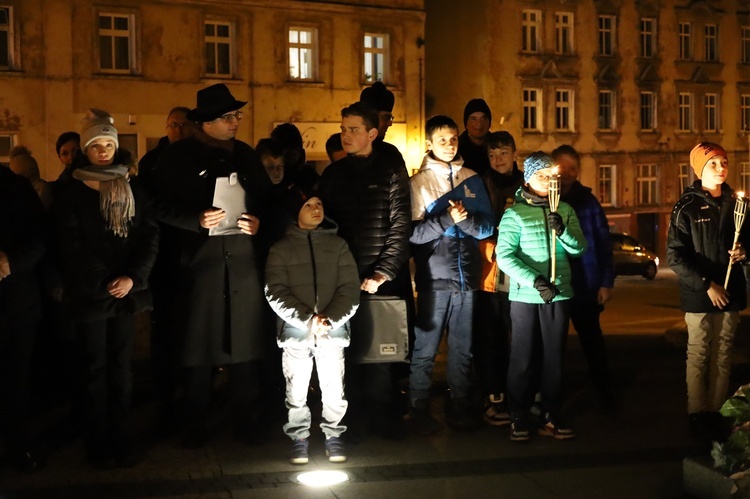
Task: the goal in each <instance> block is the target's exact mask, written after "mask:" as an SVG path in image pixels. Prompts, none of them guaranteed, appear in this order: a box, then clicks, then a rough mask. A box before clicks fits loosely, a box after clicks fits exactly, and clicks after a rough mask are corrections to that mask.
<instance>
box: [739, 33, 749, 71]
mask: <svg viewBox="0 0 750 499" xmlns="http://www.w3.org/2000/svg"><path fill="white" fill-rule="evenodd" d="M740 43H741V45H742V64H750V26H743V27H742V34H741V36H740Z"/></svg>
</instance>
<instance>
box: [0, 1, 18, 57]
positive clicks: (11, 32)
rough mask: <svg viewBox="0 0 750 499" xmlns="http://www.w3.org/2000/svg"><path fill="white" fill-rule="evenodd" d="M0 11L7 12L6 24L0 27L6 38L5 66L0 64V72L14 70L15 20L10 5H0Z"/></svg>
mask: <svg viewBox="0 0 750 499" xmlns="http://www.w3.org/2000/svg"><path fill="white" fill-rule="evenodd" d="M0 9H2V10H7V11H8V24H7V25H0V32H2V33H5V36H6V37H7V44H8V53H7V54H4V56H6V57H7V58H8V60H7V64H0V71H9V70H11V69H15V68H16V30H15V19H14V16H13V6H12V5H0Z"/></svg>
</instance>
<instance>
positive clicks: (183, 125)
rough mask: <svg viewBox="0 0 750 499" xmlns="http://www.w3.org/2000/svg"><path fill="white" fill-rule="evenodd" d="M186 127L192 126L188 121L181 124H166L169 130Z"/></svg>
mask: <svg viewBox="0 0 750 499" xmlns="http://www.w3.org/2000/svg"><path fill="white" fill-rule="evenodd" d="M186 126H193V124H192V123H191V122H190V121H183V122H182V123H177V122H176V121H175V122H172V123H167V128H171V129H172V130H174V129H176V128H185V127H186Z"/></svg>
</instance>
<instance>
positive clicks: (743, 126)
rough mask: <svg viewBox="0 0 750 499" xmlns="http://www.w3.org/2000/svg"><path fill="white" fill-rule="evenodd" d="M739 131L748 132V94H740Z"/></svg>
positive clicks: (749, 108)
mask: <svg viewBox="0 0 750 499" xmlns="http://www.w3.org/2000/svg"><path fill="white" fill-rule="evenodd" d="M740 130H743V131H745V132H750V94H740ZM748 192H749V193H750V191H748Z"/></svg>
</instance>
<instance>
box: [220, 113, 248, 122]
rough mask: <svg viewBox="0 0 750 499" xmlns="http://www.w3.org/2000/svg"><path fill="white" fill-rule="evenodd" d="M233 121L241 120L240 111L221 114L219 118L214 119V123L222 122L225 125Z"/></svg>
mask: <svg viewBox="0 0 750 499" xmlns="http://www.w3.org/2000/svg"><path fill="white" fill-rule="evenodd" d="M233 119H234V120H237V121H240V120H241V119H242V111H237V112H235V113H227V114H222V115H221V116H219V117H218V118H216V119H215V120H214V121H218V120H224V121H226V122H227V123H229V122H230V121H232V120H233Z"/></svg>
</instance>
